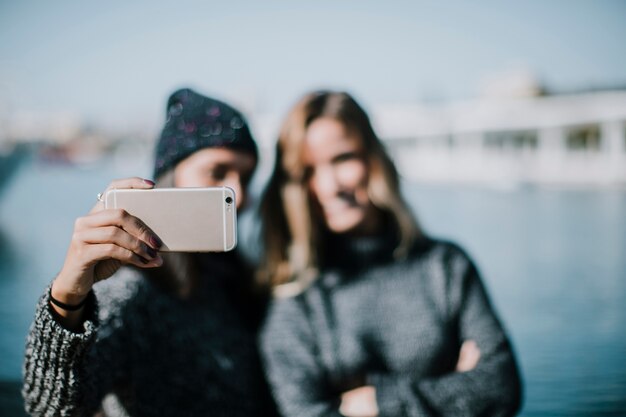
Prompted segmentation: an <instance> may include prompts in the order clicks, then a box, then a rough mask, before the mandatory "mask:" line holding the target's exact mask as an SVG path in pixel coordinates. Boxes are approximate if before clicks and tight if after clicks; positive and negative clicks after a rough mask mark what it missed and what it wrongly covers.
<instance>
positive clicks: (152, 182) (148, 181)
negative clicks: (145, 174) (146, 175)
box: [143, 179, 154, 187]
mask: <svg viewBox="0 0 626 417" xmlns="http://www.w3.org/2000/svg"><path fill="white" fill-rule="evenodd" d="M143 182H145V183H146V184H148V185H151V186H153V187H154V181H151V180H146V179H144V180H143Z"/></svg>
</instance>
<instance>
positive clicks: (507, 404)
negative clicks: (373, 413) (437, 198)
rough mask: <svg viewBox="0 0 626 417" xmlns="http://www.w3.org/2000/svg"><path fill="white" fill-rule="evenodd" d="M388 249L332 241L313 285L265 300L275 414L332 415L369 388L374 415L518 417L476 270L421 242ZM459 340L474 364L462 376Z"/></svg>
mask: <svg viewBox="0 0 626 417" xmlns="http://www.w3.org/2000/svg"><path fill="white" fill-rule="evenodd" d="M390 243H391V244H390ZM392 243H393V242H389V239H386V238H367V239H346V240H343V241H335V242H330V243H329V246H328V250H327V251H326V252H327V253H328V255H327V256H328V257H327V262H326V267H324V268H323V272H322V274H321V276H320V277H319V279H317V280H316V281H315V282H314V283H313V284H312V285H311V286H310V287H309V288H308V289H306V290H305V291H304V292H303V293H301V294H299V295H296V296H294V297H290V298H282V299H276V300H275V301H274V302H273V303H272V305H271V307H270V311H269V315H268V317H267V321H266V324H265V327H264V330H263V331H262V351H263V356H264V360H265V365H266V372H267V375H268V376H269V379H270V384H271V385H272V388H273V391H274V395H275V398H276V401H277V402H278V405H279V408H280V410H281V412H282V413H283V414H284V415H285V416H293V417H313V416H339V415H340V414H339V412H338V406H339V402H340V396H341V393H343V392H345V391H348V390H350V389H353V388H356V387H358V386H361V385H364V384H366V385H373V386H374V387H375V390H376V396H377V402H378V407H379V410H380V416H454V417H462V416H509V415H514V414H515V413H516V412H517V410H518V409H519V407H520V402H521V381H520V376H519V373H518V369H517V365H516V362H515V359H514V356H513V352H512V349H511V345H510V343H509V341H508V339H507V336H506V334H505V332H504V330H503V328H502V325H501V324H500V321H499V320H498V318H497V317H496V314H495V312H494V310H493V307H492V305H491V303H490V301H489V298H488V296H487V293H486V292H485V289H484V286H483V284H482V283H481V279H480V276H479V274H478V271H477V269H476V267H475V266H474V264H473V263H472V261H471V260H470V259H469V257H468V256H467V255H466V254H465V253H464V252H463V251H462V250H461V249H460V248H459V247H458V246H455V245H453V244H450V243H445V242H441V241H434V240H427V239H424V240H420V241H418V242H417V243H416V245H415V247H414V248H413V250H412V251H411V253H410V256H409V257H408V258H407V259H405V260H402V261H394V260H393V257H392V253H391V251H392V248H393V246H394V245H393V244H392ZM465 340H474V341H476V343H477V345H478V347H479V349H480V352H481V357H480V361H479V363H478V365H477V366H476V368H475V369H473V370H471V371H469V372H464V373H459V372H455V370H454V369H455V365H456V362H457V360H458V354H459V349H460V346H461V343H462V342H463V341H465Z"/></svg>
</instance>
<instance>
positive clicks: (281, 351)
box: [261, 297, 341, 417]
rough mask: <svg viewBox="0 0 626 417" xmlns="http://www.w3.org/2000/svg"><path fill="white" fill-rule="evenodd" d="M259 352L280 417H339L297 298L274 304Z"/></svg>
mask: <svg viewBox="0 0 626 417" xmlns="http://www.w3.org/2000/svg"><path fill="white" fill-rule="evenodd" d="M261 350H262V354H263V359H264V364H265V371H266V375H267V377H268V380H269V382H270V385H271V387H272V392H273V394H274V397H275V400H276V402H277V404H278V408H279V410H280V412H281V414H282V415H284V416H299V417H314V416H315V417H318V416H319V417H321V416H324V417H340V416H341V414H339V411H338V409H339V398H338V396H337V395H336V394H333V393H332V392H331V390H330V388H329V385H328V383H327V380H326V376H325V374H324V371H323V366H321V364H320V363H319V360H320V358H319V355H318V353H317V348H316V341H315V337H314V334H313V330H312V328H311V327H310V324H309V321H308V319H307V315H306V312H305V310H304V308H303V307H302V305H301V303H299V302H298V298H297V297H294V298H285V299H277V300H275V301H274V302H273V304H272V306H271V307H270V310H269V313H268V317H267V319H266V322H265V326H264V328H263V330H262V332H261Z"/></svg>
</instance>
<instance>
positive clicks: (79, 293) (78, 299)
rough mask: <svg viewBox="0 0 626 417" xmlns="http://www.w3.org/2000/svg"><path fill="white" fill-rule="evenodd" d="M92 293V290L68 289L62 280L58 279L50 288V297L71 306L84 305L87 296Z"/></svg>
mask: <svg viewBox="0 0 626 417" xmlns="http://www.w3.org/2000/svg"><path fill="white" fill-rule="evenodd" d="M90 292H91V288H87V289H82V288H75V287H68V286H66V285H64V283H63V282H62V280H60V279H59V278H58V277H57V279H55V280H54V281H53V282H52V285H51V286H50V291H49V293H50V297H51V298H53V299H54V300H56V301H59V302H60V303H63V304H67V305H70V306H73V305H78V304H81V303H84V302H85V300H86V299H87V296H88V295H89V293H90Z"/></svg>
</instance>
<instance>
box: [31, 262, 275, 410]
mask: <svg viewBox="0 0 626 417" xmlns="http://www.w3.org/2000/svg"><path fill="white" fill-rule="evenodd" d="M227 257H228V256H227V255H222V254H219V256H214V257H213V258H215V259H214V261H213V262H209V263H208V265H206V270H208V271H211V273H210V274H207V275H206V276H203V277H202V283H201V284H200V285H199V286H198V288H197V290H196V292H195V294H194V296H193V297H192V298H191V299H188V300H182V299H179V298H178V297H176V296H174V295H170V294H168V293H166V292H164V291H163V290H161V289H159V288H158V287H157V286H155V285H154V284H153V283H151V282H150V280H148V279H146V278H145V277H142V276H141V275H140V274H139V273H136V272H135V271H131V270H128V269H123V270H121V271H120V272H118V273H117V274H116V275H115V276H113V277H111V278H109V279H108V280H106V281H103V282H100V283H98V284H96V286H95V287H94V291H95V296H93V297H92V298H91V299H90V300H89V302H88V304H87V305H86V307H85V309H86V311H85V315H86V320H85V322H84V325H83V331H82V332H72V331H69V330H67V329H65V328H63V327H62V326H61V325H60V324H59V323H58V322H57V320H56V318H55V317H54V313H53V312H52V311H51V309H50V306H49V298H48V294H47V292H46V294H44V295H43V296H42V297H41V300H40V302H39V305H38V306H37V311H36V317H35V320H34V322H33V325H32V327H31V331H30V334H29V336H28V341H27V346H26V359H25V363H24V388H23V395H24V398H25V402H26V409H27V411H28V412H29V413H30V414H32V415H34V416H93V415H94V413H95V412H96V411H98V410H99V409H103V411H104V412H105V415H107V416H126V415H131V416H142V417H150V416H207V415H211V416H229V417H230V416H242V417H244V416H245V417H248V416H260V415H273V411H272V407H273V405H272V404H273V403H272V401H271V398H270V396H269V390H268V389H267V386H266V382H265V379H264V376H263V373H262V370H261V365H260V359H259V357H258V352H257V345H256V339H255V329H254V325H253V324H251V323H250V322H249V321H248V320H246V319H245V317H244V314H243V310H244V309H245V308H246V306H242V305H238V304H237V302H236V296H235V295H236V294H233V292H234V291H236V288H232V287H233V283H234V282H235V281H236V280H238V279H239V280H241V279H242V277H241V276H240V275H238V274H239V273H241V269H240V268H238V265H237V264H236V263H231V265H230V268H229V267H228V266H229V263H228V262H227V261H225V258H227ZM250 313H253V312H252V311H251V312H250ZM252 319H253V320H257V321H258V317H252Z"/></svg>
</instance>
